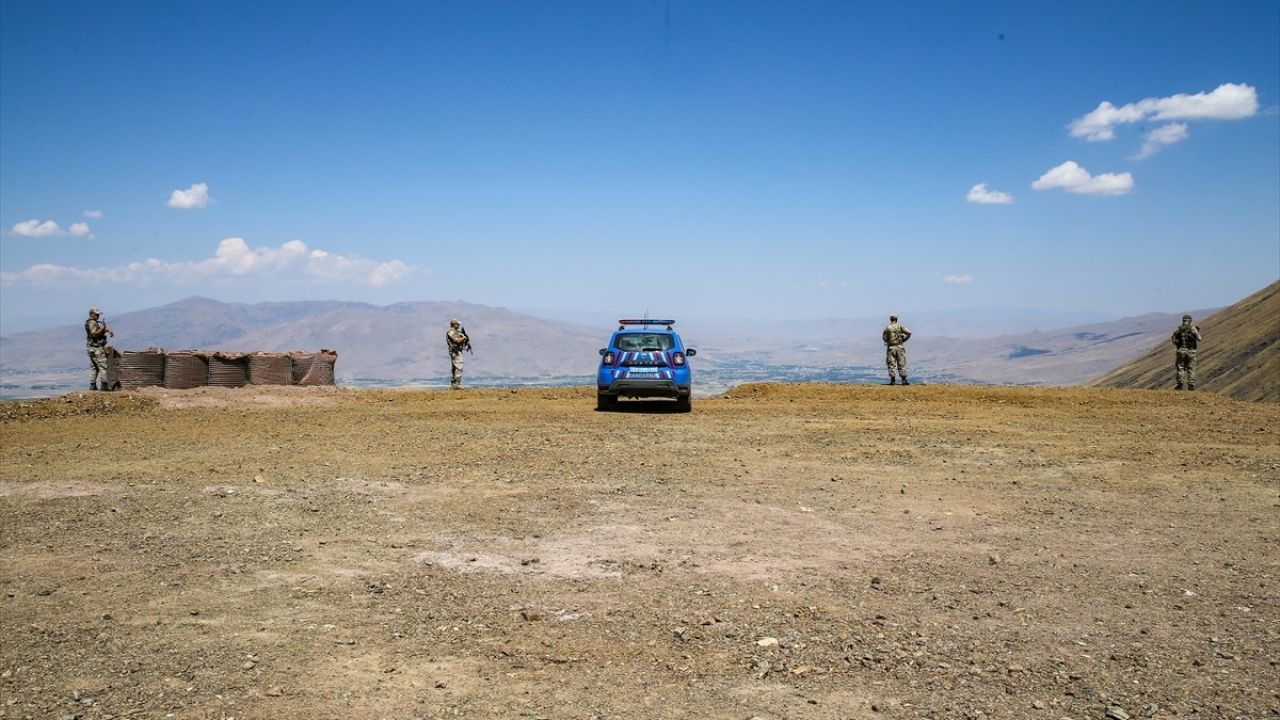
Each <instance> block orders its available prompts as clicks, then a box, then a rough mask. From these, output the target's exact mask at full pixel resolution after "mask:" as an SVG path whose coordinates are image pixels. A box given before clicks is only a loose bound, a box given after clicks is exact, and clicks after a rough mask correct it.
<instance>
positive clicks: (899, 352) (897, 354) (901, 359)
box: [884, 345, 907, 380]
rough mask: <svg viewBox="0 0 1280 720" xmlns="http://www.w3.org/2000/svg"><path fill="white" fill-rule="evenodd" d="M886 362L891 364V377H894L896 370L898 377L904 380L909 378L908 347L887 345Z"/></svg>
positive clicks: (885, 351) (885, 350)
mask: <svg viewBox="0 0 1280 720" xmlns="http://www.w3.org/2000/svg"><path fill="white" fill-rule="evenodd" d="M884 362H885V364H886V365H888V366H889V379H890V380H892V379H893V374H894V372H895V371H896V372H897V374H898V377H900V378H902V379H903V380H906V379H907V349H906V348H904V347H902V346H901V345H886V346H885V349H884Z"/></svg>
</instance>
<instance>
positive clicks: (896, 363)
mask: <svg viewBox="0 0 1280 720" xmlns="http://www.w3.org/2000/svg"><path fill="white" fill-rule="evenodd" d="M880 338H881V339H882V340H884V347H885V357H884V361H885V364H886V365H888V366H889V384H890V385H895V384H897V381H896V380H895V379H894V377H893V376H894V373H895V372H896V373H897V375H898V377H900V378H902V384H903V385H910V384H911V381H909V380H907V349H906V348H905V347H904V345H905V344H906V342H907V340H909V339H911V331H910V330H908V329H907V326H906V325H902V324H900V323H899V322H898V316H897V315H890V316H889V324H888V325H886V326H885V328H884V332H882V333H880Z"/></svg>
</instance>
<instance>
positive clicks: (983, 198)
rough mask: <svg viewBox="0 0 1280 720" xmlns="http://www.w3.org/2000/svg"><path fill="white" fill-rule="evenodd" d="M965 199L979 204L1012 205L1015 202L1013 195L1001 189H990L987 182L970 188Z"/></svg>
mask: <svg viewBox="0 0 1280 720" xmlns="http://www.w3.org/2000/svg"><path fill="white" fill-rule="evenodd" d="M964 199H965V200H968V201H969V202H971V203H977V204H979V205H1010V204H1012V203H1013V196H1012V195H1010V194H1009V193H1007V192H1001V191H999V190H988V189H987V184H986V183H978V184H977V185H974V186H973V187H971V188H969V194H968V195H966V196H965V198H964Z"/></svg>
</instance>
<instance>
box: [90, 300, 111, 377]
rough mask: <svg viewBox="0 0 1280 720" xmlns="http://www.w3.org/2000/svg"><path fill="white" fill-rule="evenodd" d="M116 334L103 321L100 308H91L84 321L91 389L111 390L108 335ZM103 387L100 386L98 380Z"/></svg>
mask: <svg viewBox="0 0 1280 720" xmlns="http://www.w3.org/2000/svg"><path fill="white" fill-rule="evenodd" d="M108 335H110V336H115V333H114V332H112V330H111V328H109V327H107V324H106V323H105V322H103V321H102V313H101V312H100V311H99V310H98V308H89V319H88V320H85V321H84V336H85V348H86V349H87V350H88V351H89V389H90V390H98V389H102V390H110V389H111V388H110V386H109V385H108V384H107V336H108ZM99 379H101V380H102V387H101V388H99V387H98V380H99Z"/></svg>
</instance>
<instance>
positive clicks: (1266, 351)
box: [1089, 281, 1280, 402]
mask: <svg viewBox="0 0 1280 720" xmlns="http://www.w3.org/2000/svg"><path fill="white" fill-rule="evenodd" d="M1193 316H1194V313H1193ZM1197 324H1198V325H1199V326H1200V332H1201V333H1202V334H1203V335H1204V343H1203V345H1201V347H1200V351H1199V358H1198V360H1199V364H1198V365H1197V367H1196V386H1197V389H1198V390H1204V391H1208V392H1215V393H1221V394H1223V395H1227V396H1230V397H1233V398H1236V399H1238V400H1262V401H1266V402H1280V281H1276V282H1274V283H1271V284H1270V285H1268V286H1267V287H1265V288H1263V289H1262V290H1259V291H1258V292H1256V293H1254V294H1252V295H1250V296H1249V297H1247V298H1245V299H1244V300H1241V301H1240V302H1238V303H1236V304H1235V305H1232V306H1231V307H1228V308H1226V309H1224V310H1222V311H1220V312H1218V313H1216V314H1214V315H1212V316H1210V317H1207V318H1204V319H1203V320H1200V319H1197ZM1168 332H1169V333H1172V332H1173V327H1172V326H1170V327H1169V328H1168ZM1167 335H1168V333H1166V336H1165V337H1162V338H1161V339H1160V341H1159V342H1157V343H1156V344H1155V346H1154V347H1152V348H1150V349H1149V350H1147V352H1145V353H1144V354H1142V355H1141V356H1139V357H1137V358H1136V359H1134V360H1132V361H1130V362H1127V363H1125V364H1123V365H1121V366H1120V367H1117V368H1115V369H1113V370H1111V371H1110V372H1107V373H1105V374H1103V375H1102V376H1100V377H1098V378H1096V379H1094V380H1093V381H1092V382H1090V383H1089V384H1090V385H1094V386H1098V387H1115V388H1143V389H1158V388H1172V387H1173V385H1174V367H1173V365H1174V350H1173V346H1172V345H1171V344H1170V343H1169V340H1168V337H1167Z"/></svg>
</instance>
